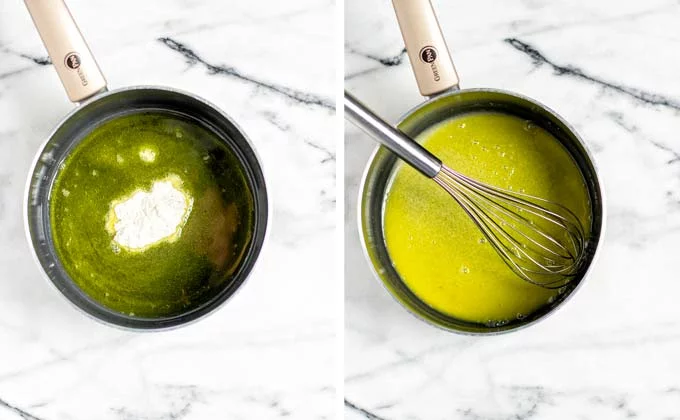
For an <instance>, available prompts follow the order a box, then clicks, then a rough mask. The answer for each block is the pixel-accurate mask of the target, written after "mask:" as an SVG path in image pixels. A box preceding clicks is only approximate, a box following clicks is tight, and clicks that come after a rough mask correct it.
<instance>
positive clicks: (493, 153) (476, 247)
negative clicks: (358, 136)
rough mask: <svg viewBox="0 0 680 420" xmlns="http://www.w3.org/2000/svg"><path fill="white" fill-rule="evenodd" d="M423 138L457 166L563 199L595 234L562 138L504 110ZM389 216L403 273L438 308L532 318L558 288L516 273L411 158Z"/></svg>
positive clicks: (475, 317)
mask: <svg viewBox="0 0 680 420" xmlns="http://www.w3.org/2000/svg"><path fill="white" fill-rule="evenodd" d="M418 141H419V142H421V143H422V144H423V145H424V146H425V147H426V148H427V149H428V150H430V151H431V152H432V153H434V154H435V155H436V156H438V157H439V158H440V159H441V160H442V161H443V162H444V164H446V165H447V166H449V167H450V168H452V169H454V170H456V171H458V172H461V173H463V174H465V175H468V176H470V177H472V178H475V179H477V180H479V181H482V182H486V183H488V184H491V185H494V186H497V187H500V188H504V189H509V190H514V191H517V192H522V193H526V194H530V195H534V196H537V197H541V198H544V199H547V200H550V201H553V202H556V203H560V204H562V205H563V206H565V207H567V208H568V209H570V210H571V211H572V212H574V214H575V215H576V216H577V217H578V218H579V219H580V220H581V223H582V224H583V226H586V227H587V228H586V231H589V228H588V227H589V226H590V220H591V215H590V211H591V210H590V202H589V198H588V190H587V187H586V185H585V183H584V180H583V176H582V174H581V172H580V170H579V168H578V166H577V165H576V163H575V162H574V161H573V159H572V158H571V156H570V155H569V153H568V152H567V151H566V149H564V147H563V146H562V145H561V144H560V143H559V142H558V141H557V139H555V138H553V137H552V136H551V135H550V134H549V133H548V132H547V131H545V130H544V129H542V128H540V127H538V126H537V125H535V124H533V123H531V122H529V121H526V120H523V119H520V118H517V117H514V116H511V115H507V114H501V113H472V114H466V115H462V116H459V117H455V118H453V119H451V120H447V121H445V122H443V123H441V124H438V125H437V126H435V127H432V128H430V129H429V130H427V131H426V132H424V133H422V135H421V136H420V137H419V138H418ZM383 218H384V220H383V222H384V234H385V240H386V245H387V249H388V251H389V254H390V258H391V259H392V261H393V265H394V267H395V268H396V270H397V272H398V273H399V275H400V276H401V278H402V279H403V281H404V282H405V284H406V285H407V286H408V287H409V288H410V289H411V291H412V292H413V293H414V294H415V295H416V296H418V297H419V298H420V299H421V300H422V301H423V302H425V303H426V304H427V305H429V306H430V307H432V308H433V309H435V310H437V311H439V312H441V313H444V314H446V315H449V316H452V317H454V318H457V319H460V320H464V321H468V322H474V323H482V324H487V325H500V324H503V323H506V322H509V321H511V320H514V319H516V318H522V317H525V316H528V315H530V314H531V313H533V312H534V311H536V310H538V309H539V308H541V307H542V306H544V305H546V304H547V303H549V302H551V301H552V300H553V299H554V298H555V297H556V296H557V294H558V293H559V291H556V290H548V289H544V288H541V287H538V286H534V285H531V284H529V283H527V282H526V281H524V280H522V279H521V278H520V277H518V276H517V274H515V273H514V272H512V271H511V270H510V268H508V267H507V265H506V264H505V263H504V262H503V260H502V259H501V258H500V257H499V256H498V254H497V253H496V251H495V250H494V249H493V248H492V246H491V245H490V244H489V243H488V241H486V240H485V238H484V236H483V235H482V233H481V231H480V230H479V228H478V227H477V226H476V225H475V224H474V222H473V221H472V220H471V219H470V217H469V216H468V215H467V214H466V213H465V212H464V211H463V210H462V209H461V207H460V206H459V205H458V204H457V203H456V201H455V200H454V199H453V198H452V197H451V196H450V195H448V194H447V193H446V192H445V191H444V190H443V189H442V188H441V187H439V186H438V185H437V184H436V183H435V182H434V181H432V180H430V179H428V178H427V177H425V176H423V175H421V174H420V173H419V172H417V171H416V170H414V169H413V168H411V167H410V166H408V165H407V164H404V163H399V164H398V166H397V169H396V170H395V174H394V175H393V179H392V181H391V185H390V187H389V189H388V193H387V198H386V200H385V204H384V215H383Z"/></svg>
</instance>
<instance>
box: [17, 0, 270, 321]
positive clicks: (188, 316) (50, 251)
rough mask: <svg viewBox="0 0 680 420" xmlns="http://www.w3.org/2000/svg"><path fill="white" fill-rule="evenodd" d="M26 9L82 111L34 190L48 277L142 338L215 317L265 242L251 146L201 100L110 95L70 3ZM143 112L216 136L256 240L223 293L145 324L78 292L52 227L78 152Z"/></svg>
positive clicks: (138, 92) (33, 1)
mask: <svg viewBox="0 0 680 420" xmlns="http://www.w3.org/2000/svg"><path fill="white" fill-rule="evenodd" d="M25 3H26V6H27V7H28V10H29V12H30V14H31V16H32V18H33V21H34V23H35V26H36V27H37V29H38V32H39V33H40V36H41V38H42V40H43V43H44V44H45V46H46V48H47V51H48V53H49V55H50V57H51V59H52V63H53V65H54V68H55V70H56V71H57V73H58V75H59V78H60V79H61V82H62V84H63V85H64V88H65V90H66V93H67V94H68V97H69V99H70V100H71V101H72V102H74V103H76V104H77V107H76V108H75V109H74V110H73V111H72V112H71V113H70V114H68V115H67V116H66V117H65V118H64V119H63V120H62V121H61V122H60V123H59V125H58V126H57V127H56V128H55V129H54V131H53V132H52V133H51V134H50V135H49V138H48V139H47V141H46V142H45V143H44V144H43V145H42V147H41V149H40V151H39V152H38V153H37V155H36V158H35V160H34V163H33V168H32V171H31V174H30V176H29V179H28V182H27V188H26V197H25V199H26V203H25V223H26V230H27V235H28V240H29V243H30V246H31V248H32V250H33V253H34V256H35V258H36V260H37V262H38V264H39V266H40V268H41V270H42V271H43V273H44V275H45V276H46V277H47V278H48V279H49V281H50V282H51V283H52V284H53V285H54V286H56V289H57V290H58V291H59V292H60V293H61V294H62V295H63V296H65V297H66V298H67V299H68V301H70V302H71V303H72V304H74V305H75V307H76V308H78V309H80V310H81V311H82V312H84V313H85V314H87V315H89V316H91V317H93V318H95V319H96V320H99V321H103V322H104V323H107V324H110V325H114V326H118V327H123V328H127V329H135V330H159V329H167V328H172V327H176V326H179V325H184V324H187V323H189V322H192V321H195V320H197V319H199V318H201V317H203V316H205V315H207V314H208V313H211V312H212V311H214V310H215V309H216V308H218V307H220V306H221V305H222V304H223V303H225V302H226V301H227V300H228V299H229V298H230V297H231V296H232V295H233V294H234V293H235V292H236V291H237V290H238V289H239V288H240V287H241V286H242V285H243V283H244V281H245V280H246V278H247V277H248V276H249V274H250V273H251V271H252V269H253V266H254V264H255V262H256V260H257V258H258V255H259V254H260V250H261V249H262V246H263V243H264V240H265V233H266V231H267V225H268V220H269V205H268V195H267V188H266V184H265V178H264V174H263V170H262V166H261V164H260V161H259V159H258V157H257V155H256V153H255V150H254V148H253V146H252V144H251V143H250V141H249V140H248V138H247V137H246V135H245V133H244V132H243V130H241V129H240V128H239V127H238V126H237V125H236V123H235V122H234V121H233V120H232V119H231V118H229V117H228V116H227V115H226V114H225V113H224V112H222V111H221V110H220V109H219V108H217V107H216V106H215V105H212V104H211V103H209V102H208V101H206V100H204V99H202V98H200V97H198V96H196V95H192V94H190V93H186V92H181V91H179V90H176V89H172V88H166V87H151V86H137V87H128V88H123V89H117V90H111V91H109V90H108V89H107V82H106V80H105V78H104V76H103V75H102V72H101V71H100V69H99V67H98V65H97V63H96V62H95V59H94V57H93V55H92V53H91V51H90V49H89V48H88V46H87V44H86V42H85V40H84V39H83V37H82V35H81V33H80V31H79V29H78V27H77V26H76V24H75V22H74V20H73V18H72V16H71V14H70V12H69V10H68V9H67V7H66V5H65V4H64V2H63V0H26V1H25ZM143 112H156V113H158V112H160V113H167V114H168V115H173V116H175V117H177V118H181V119H183V120H186V121H190V122H191V123H192V124H195V125H197V126H200V127H202V128H203V129H205V130H209V131H210V132H211V133H213V134H214V135H215V136H217V137H218V138H219V139H220V140H221V141H222V142H224V144H225V145H226V146H227V147H228V149H229V150H231V151H232V152H233V154H234V155H235V156H236V157H237V160H238V162H239V164H240V165H242V169H243V173H244V174H245V178H246V183H247V187H248V189H249V190H250V193H251V194H252V198H253V200H252V201H253V215H252V220H253V221H252V223H253V228H252V235H251V237H250V241H249V243H248V244H247V245H245V250H244V256H243V258H242V260H241V262H240V264H239V266H238V267H236V268H235V269H234V271H233V272H232V274H231V278H230V279H229V281H226V282H225V283H223V284H222V285H220V286H219V290H217V291H216V292H215V293H213V295H212V297H211V298H210V299H208V300H206V301H205V302H202V303H201V304H200V305H198V306H195V307H192V308H191V309H190V310H187V311H186V312H184V313H180V314H176V315H173V316H168V317H159V318H144V317H139V316H134V315H133V314H125V313H120V312H118V311H114V310H111V309H109V308H108V307H106V306H104V305H102V304H100V303H99V302H97V301H95V300H93V299H92V298H91V297H90V296H89V295H88V294H86V293H85V292H84V291H83V290H82V289H81V288H80V287H78V286H77V284H76V283H75V282H74V281H73V279H72V278H71V277H70V276H69V274H68V273H67V272H66V270H65V269H64V266H63V264H62V262H61V261H60V259H59V258H58V256H57V253H56V252H55V243H54V238H53V232H52V228H51V220H50V202H51V196H52V194H53V192H52V187H53V184H54V182H55V177H56V176H57V173H58V171H59V168H60V165H61V164H62V163H63V162H64V160H65V159H66V158H67V157H68V156H69V153H70V152H71V151H72V150H73V148H74V147H75V146H77V145H78V143H79V142H80V141H81V140H82V139H83V138H84V137H85V136H86V135H87V134H88V133H90V132H92V130H94V129H95V128H96V127H98V126H99V125H100V124H102V123H104V122H106V121H110V120H111V119H112V118H115V117H117V116H120V115H129V114H135V113H143ZM111 182H116V180H111Z"/></svg>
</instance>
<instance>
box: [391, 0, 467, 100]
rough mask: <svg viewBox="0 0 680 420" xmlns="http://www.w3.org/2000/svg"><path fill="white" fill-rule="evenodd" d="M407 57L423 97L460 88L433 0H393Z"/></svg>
mask: <svg viewBox="0 0 680 420" xmlns="http://www.w3.org/2000/svg"><path fill="white" fill-rule="evenodd" d="M392 4H393V6H394V11H395V12H396V14H397V20H398V21H399V27H400V28H401V35H402V37H403V38H404V43H405V44H406V50H407V51H408V58H409V60H410V61H411V67H413V73H414V74H415V76H416V82H418V88H419V89H420V93H421V94H422V95H423V96H433V95H436V94H438V93H441V92H443V91H445V90H448V89H451V88H457V87H458V83H459V80H458V74H457V73H456V68H455V67H454V66H453V61H452V60H451V54H449V50H448V47H447V46H446V41H445V40H444V35H443V34H442V31H441V28H440V27H439V22H438V21H437V16H436V15H435V13H434V9H433V8H432V3H430V0H392Z"/></svg>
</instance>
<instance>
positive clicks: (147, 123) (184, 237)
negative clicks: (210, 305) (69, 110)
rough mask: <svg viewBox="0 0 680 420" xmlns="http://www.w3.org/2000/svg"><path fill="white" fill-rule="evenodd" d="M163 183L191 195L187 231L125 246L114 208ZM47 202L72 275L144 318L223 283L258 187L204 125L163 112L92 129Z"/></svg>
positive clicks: (249, 225) (233, 266)
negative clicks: (138, 245) (136, 246)
mask: <svg viewBox="0 0 680 420" xmlns="http://www.w3.org/2000/svg"><path fill="white" fill-rule="evenodd" d="M159 181H165V182H171V183H172V184H173V185H174V186H175V188H176V189H177V190H178V191H181V193H182V194H183V195H184V197H185V198H186V199H187V200H186V202H187V203H191V206H190V208H189V210H188V211H187V212H186V214H185V216H186V217H185V218H184V219H183V221H182V224H181V229H178V230H177V232H176V233H175V234H174V235H173V236H171V237H169V238H168V239H166V240H160V241H157V242H155V243H153V244H151V245H149V246H147V247H144V248H140V249H134V248H126V247H124V246H120V245H119V244H117V243H116V241H114V233H115V231H114V228H113V226H114V222H115V218H114V217H113V216H112V214H113V213H112V209H113V208H114V206H115V204H116V203H120V202H121V201H122V200H125V199H127V198H129V197H131V196H132V195H133V194H135V193H138V192H140V191H142V192H149V191H150V190H151V189H152V187H153V186H154V185H155V183H158V182H159ZM50 200H51V201H50V220H51V227H52V239H53V241H54V244H55V248H56V251H57V255H58V256H59V259H60V261H61V263H62V265H63V267H64V269H65V270H66V272H67V273H68V274H69V276H70V277H71V278H72V279H73V281H74V282H75V283H76V284H77V285H78V286H79V287H80V288H81V289H82V290H83V291H84V292H85V293H86V294H87V295H88V296H89V297H91V298H92V299H93V300H95V301H97V302H99V303H100V304H102V305H104V306H106V307H108V308H110V309H112V310H114V311H118V312H121V313H124V314H127V315H131V316H137V317H144V318H160V317H169V316H175V315H179V314H181V313H185V312H186V311H188V310H191V309H193V308H195V307H197V306H199V305H200V304H202V303H205V302H206V301H208V300H209V299H211V298H212V297H214V296H215V295H216V294H217V293H219V292H220V291H221V290H223V289H224V287H226V286H227V285H228V284H229V282H230V281H231V279H232V275H233V273H234V272H235V271H236V270H237V269H238V268H239V266H240V264H241V262H242V260H243V258H244V254H245V253H246V251H247V249H248V247H249V244H250V241H251V236H252V233H253V229H254V204H253V195H252V192H251V191H250V188H249V186H248V183H247V181H246V177H245V174H244V169H243V166H242V164H241V163H240V162H239V160H238V158H237V157H236V156H235V155H234V153H233V152H232V151H231V150H230V149H229V148H228V147H227V146H226V145H225V144H224V143H223V142H222V141H221V140H220V139H219V138H218V137H216V135H215V134H213V133H212V132H210V131H208V130H207V129H205V128H203V127H201V126H199V125H197V124H195V123H192V122H190V121H187V120H185V119H183V118H181V117H179V116H174V115H170V114H163V113H157V112H152V113H136V114H129V115H125V116H119V117H116V118H114V119H112V120H109V121H107V122H105V123H103V124H102V125H100V126H98V127H97V128H95V129H94V130H93V131H92V132H91V133H90V134H88V135H87V136H86V137H85V138H84V139H83V140H82V141H81V142H80V143H79V144H78V145H77V146H76V147H75V148H74V149H73V150H72V152H71V153H70V155H69V156H68V157H67V158H66V159H65V161H64V162H63V163H62V164H61V167H60V170H59V173H58V174H57V177H56V179H55V182H54V185H53V188H52V191H51V194H50Z"/></svg>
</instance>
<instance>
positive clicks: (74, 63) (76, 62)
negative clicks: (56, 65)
mask: <svg viewBox="0 0 680 420" xmlns="http://www.w3.org/2000/svg"><path fill="white" fill-rule="evenodd" d="M64 64H65V65H66V67H68V68H70V69H71V70H77V69H78V67H80V56H79V55H78V53H75V52H70V53H68V54H66V58H64Z"/></svg>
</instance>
